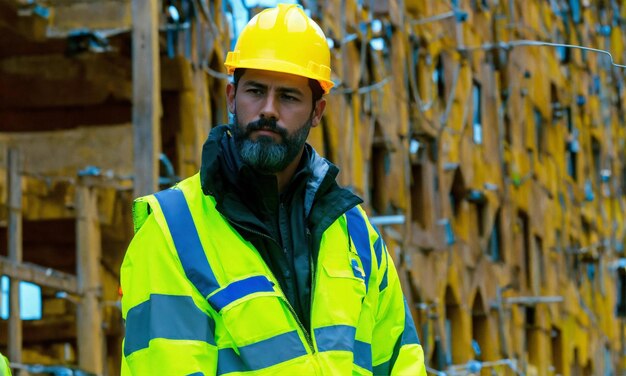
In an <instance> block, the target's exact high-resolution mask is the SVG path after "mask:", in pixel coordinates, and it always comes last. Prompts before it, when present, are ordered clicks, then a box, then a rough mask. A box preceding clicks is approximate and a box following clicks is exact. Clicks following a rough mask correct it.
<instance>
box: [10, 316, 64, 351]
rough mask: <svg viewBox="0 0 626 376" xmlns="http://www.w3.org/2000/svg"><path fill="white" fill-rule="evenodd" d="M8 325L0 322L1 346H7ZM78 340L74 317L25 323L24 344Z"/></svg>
mask: <svg viewBox="0 0 626 376" xmlns="http://www.w3.org/2000/svg"><path fill="white" fill-rule="evenodd" d="M6 327H7V324H6V323H4V322H2V321H0V346H5V345H6V344H7V335H6V332H7V331H6ZM75 339H76V320H75V319H74V317H72V316H64V317H62V318H55V319H53V320H51V319H44V320H36V321H25V322H24V344H26V345H28V344H41V343H42V342H63V341H65V342H69V341H74V340H75Z"/></svg>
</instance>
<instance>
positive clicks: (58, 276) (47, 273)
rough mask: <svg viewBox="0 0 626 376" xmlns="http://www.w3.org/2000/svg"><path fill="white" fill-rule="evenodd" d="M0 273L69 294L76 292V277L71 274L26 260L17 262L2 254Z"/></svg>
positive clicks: (0, 257)
mask: <svg viewBox="0 0 626 376" xmlns="http://www.w3.org/2000/svg"><path fill="white" fill-rule="evenodd" d="M0 274H4V275H7V276H9V277H10V278H15V279H17V280H20V281H28V282H32V283H35V284H37V285H40V286H46V287H51V288H53V289H57V290H61V291H65V292H67V293H70V294H77V293H78V287H77V282H76V277H75V276H73V275H71V274H68V273H65V272H61V271H58V270H54V269H51V268H46V267H44V266H40V265H35V264H31V263H27V262H20V263H17V262H14V261H12V260H10V259H8V258H6V257H3V256H0Z"/></svg>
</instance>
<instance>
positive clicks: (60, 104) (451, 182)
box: [0, 0, 626, 376]
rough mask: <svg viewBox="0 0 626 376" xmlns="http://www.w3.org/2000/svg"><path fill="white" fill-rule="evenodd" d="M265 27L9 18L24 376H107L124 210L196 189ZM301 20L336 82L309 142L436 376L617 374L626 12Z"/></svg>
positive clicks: (320, 8)
mask: <svg viewBox="0 0 626 376" xmlns="http://www.w3.org/2000/svg"><path fill="white" fill-rule="evenodd" d="M274 4H275V2H274V1H258V2H257V1H253V0H249V1H246V0H216V1H210V0H159V1H143V0H0V170H2V171H0V204H1V206H2V210H0V274H1V275H2V277H1V279H0V281H1V283H0V287H1V289H0V317H1V321H0V352H2V353H3V354H5V355H7V356H8V357H9V358H10V360H11V362H12V364H13V366H14V367H15V368H14V370H15V373H16V374H20V375H26V374H49V375H79V374H82V375H87V374H96V375H117V374H119V366H120V357H121V341H122V338H123V335H124V324H123V321H122V319H121V316H120V310H119V309H120V306H119V300H120V296H121V294H122V291H120V289H119V267H120V264H121V261H122V259H123V256H124V252H125V249H126V246H127V245H128V242H129V241H130V238H131V237H132V233H133V225H132V220H131V211H130V208H131V202H132V198H133V197H135V196H137V195H143V194H146V193H149V192H152V191H154V190H156V189H158V188H165V187H168V186H170V185H172V184H174V183H175V182H176V181H178V180H180V179H182V178H185V177H188V176H190V175H192V174H194V173H195V172H196V171H197V170H198V168H199V166H200V154H201V147H202V144H203V142H204V140H205V138H206V136H207V135H208V132H209V130H210V128H211V127H212V126H215V125H218V124H223V123H227V122H228V120H229V119H228V112H227V110H226V103H225V95H224V93H225V87H226V84H227V83H228V76H226V75H225V73H224V72H225V69H224V67H223V65H222V64H223V61H224V59H225V56H226V53H227V52H228V51H229V50H230V49H231V48H232V46H233V44H234V40H235V38H236V36H237V34H238V32H239V31H240V30H241V29H242V28H243V26H244V25H245V23H246V22H247V20H248V19H249V18H250V17H251V16H253V15H254V14H256V13H257V12H258V11H260V10H261V9H262V8H264V7H266V6H273V5H274ZM300 4H301V5H303V7H304V8H305V9H306V11H307V12H308V13H309V14H310V16H311V17H313V18H314V19H315V20H317V21H318V23H319V24H320V26H321V27H322V29H323V30H324V32H325V33H326V36H327V38H328V44H329V46H330V47H331V52H332V68H333V77H332V78H333V81H334V82H335V83H336V86H335V88H334V89H333V90H332V92H331V93H330V94H329V95H328V102H329V106H328V107H327V111H326V115H325V117H324V119H323V123H322V125H321V126H320V127H317V128H314V129H313V131H312V133H311V136H310V143H311V144H312V145H313V146H314V147H315V148H316V149H317V151H318V152H319V153H320V154H322V155H323V156H325V157H326V158H328V159H329V160H330V161H332V162H333V163H335V164H337V165H338V166H340V168H341V173H340V175H339V179H340V183H341V184H343V185H345V186H348V187H350V189H352V190H353V191H354V192H355V193H357V194H359V195H360V196H362V197H363V198H364V199H365V206H366V209H367V210H368V213H369V214H370V216H372V217H373V221H374V222H375V223H376V224H377V225H378V227H379V229H380V230H381V231H382V233H383V236H384V238H385V240H386V242H387V245H388V248H389V250H390V252H391V253H392V256H393V257H394V261H395V263H396V265H397V268H398V270H399V274H400V277H401V280H402V284H403V288H404V291H405V294H406V296H407V299H408V301H409V305H410V307H411V308H412V311H413V312H412V313H413V317H414V319H415V322H416V327H417V329H418V332H419V336H420V339H421V341H422V344H423V347H424V350H425V356H426V362H427V365H428V370H429V374H433V375H469V374H476V375H479V374H480V375H568V376H579V375H580V376H582V375H603V376H609V375H626V362H625V360H626V357H625V352H626V348H625V347H626V344H625V342H624V340H625V337H624V318H625V317H626V258H624V256H625V255H624V245H625V243H626V227H625V225H626V223H625V218H624V216H625V214H624V212H625V211H624V206H625V204H626V200H625V196H624V195H625V194H626V154H625V153H626V151H625V150H624V142H625V141H626V124H625V123H624V107H625V104H626V103H625V102H624V95H623V94H624V78H625V72H626V70H625V69H624V67H623V66H620V65H621V64H624V63H625V62H626V55H625V53H624V40H625V38H624V37H625V33H626V28H625V24H626V2H624V1H622V0H336V1H335V0H325V1H321V0H317V1H316V0H308V1H304V0H303V1H301V2H300ZM580 46H585V47H588V48H581V47H580ZM296 47H297V46H294V48H296ZM146 251H149V250H146Z"/></svg>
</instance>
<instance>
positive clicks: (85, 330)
mask: <svg viewBox="0 0 626 376" xmlns="http://www.w3.org/2000/svg"><path fill="white" fill-rule="evenodd" d="M76 211H77V223H76V247H77V248H76V260H77V263H76V277H77V280H78V291H79V293H80V294H81V295H82V297H81V299H80V302H79V303H78V306H77V312H76V316H77V318H76V320H77V329H78V330H77V345H78V364H79V366H80V367H81V368H82V369H84V370H86V371H89V372H93V373H96V374H98V375H101V374H102V373H103V370H104V365H103V358H102V354H103V340H104V335H103V330H102V311H101V309H100V297H101V293H102V286H101V278H100V254H101V236H100V223H99V221H98V207H97V196H96V192H95V191H94V189H93V188H91V187H88V186H85V185H83V184H81V183H79V184H78V185H77V186H76Z"/></svg>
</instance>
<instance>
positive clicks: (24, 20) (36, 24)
mask: <svg viewBox="0 0 626 376" xmlns="http://www.w3.org/2000/svg"><path fill="white" fill-rule="evenodd" d="M47 26H48V19H47V18H45V17H42V16H40V15H39V14H37V13H35V12H32V13H31V14H29V15H20V14H19V10H18V8H17V6H16V2H14V1H7V0H0V33H2V34H1V35H3V37H4V36H5V35H6V34H7V33H6V31H8V32H9V33H10V34H13V35H15V36H19V37H22V38H26V39H30V40H43V39H45V37H46V28H47Z"/></svg>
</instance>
